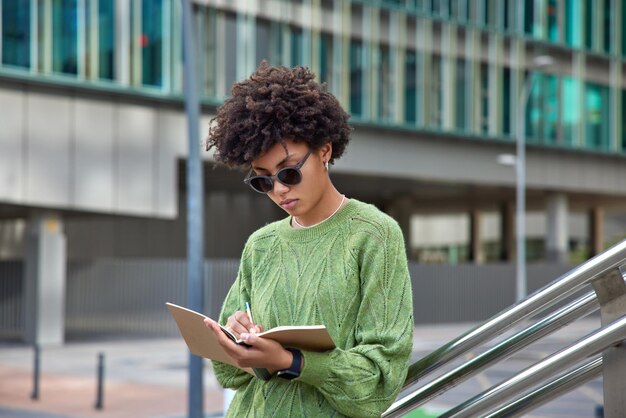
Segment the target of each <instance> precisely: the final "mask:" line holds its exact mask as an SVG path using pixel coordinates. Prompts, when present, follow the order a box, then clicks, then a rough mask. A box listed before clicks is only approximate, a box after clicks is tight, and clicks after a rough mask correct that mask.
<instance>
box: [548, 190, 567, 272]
mask: <svg viewBox="0 0 626 418" xmlns="http://www.w3.org/2000/svg"><path fill="white" fill-rule="evenodd" d="M546 215H547V216H546V219H547V223H546V260H547V261H551V262H559V263H564V262H566V261H567V254H568V251H567V242H568V238H569V237H568V233H567V232H568V231H567V226H568V224H567V216H568V207H567V196H566V195H565V194H564V193H554V194H551V195H549V196H548V198H547V202H546Z"/></svg>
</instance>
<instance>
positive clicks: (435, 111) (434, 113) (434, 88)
mask: <svg viewBox="0 0 626 418" xmlns="http://www.w3.org/2000/svg"><path fill="white" fill-rule="evenodd" d="M441 70H442V66H441V57H440V56H438V55H433V57H432V58H431V68H430V77H431V79H430V86H426V88H427V89H428V90H427V91H428V97H429V98H430V106H429V109H428V110H426V111H427V112H428V117H427V119H426V122H427V125H428V126H433V127H441V106H442V105H443V101H442V98H443V92H442V88H441Z"/></svg>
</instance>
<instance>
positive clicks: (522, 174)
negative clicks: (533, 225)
mask: <svg viewBox="0 0 626 418" xmlns="http://www.w3.org/2000/svg"><path fill="white" fill-rule="evenodd" d="M552 61H553V60H552V57H549V56H546V55H542V56H538V57H536V58H535V59H534V60H533V64H534V65H533V69H535V70H536V69H538V68H545V67H547V66H549V65H551V64H552ZM534 82H535V77H534V73H531V74H530V75H529V76H528V77H527V78H526V80H525V81H524V86H523V87H522V91H521V94H520V100H519V102H518V104H519V107H518V114H517V138H516V152H517V156H516V159H515V179H516V183H515V237H516V274H515V300H516V301H517V302H519V301H521V300H522V299H524V298H525V297H526V294H527V286H526V283H527V281H526V120H525V119H526V118H525V115H526V105H527V104H528V99H529V98H530V92H531V91H532V87H533V84H534Z"/></svg>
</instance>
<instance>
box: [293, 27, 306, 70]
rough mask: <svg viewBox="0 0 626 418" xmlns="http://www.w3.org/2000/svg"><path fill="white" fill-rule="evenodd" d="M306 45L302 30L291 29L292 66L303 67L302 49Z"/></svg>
mask: <svg viewBox="0 0 626 418" xmlns="http://www.w3.org/2000/svg"><path fill="white" fill-rule="evenodd" d="M303 43H304V36H303V35H302V29H299V28H291V66H292V67H295V66H296V65H302V62H303V56H302V49H303Z"/></svg>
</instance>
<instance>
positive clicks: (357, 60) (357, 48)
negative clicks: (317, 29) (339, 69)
mask: <svg viewBox="0 0 626 418" xmlns="http://www.w3.org/2000/svg"><path fill="white" fill-rule="evenodd" d="M350 112H351V113H352V114H354V115H359V116H361V115H362V114H363V44H362V43H361V42H359V41H352V42H351V43H350Z"/></svg>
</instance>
